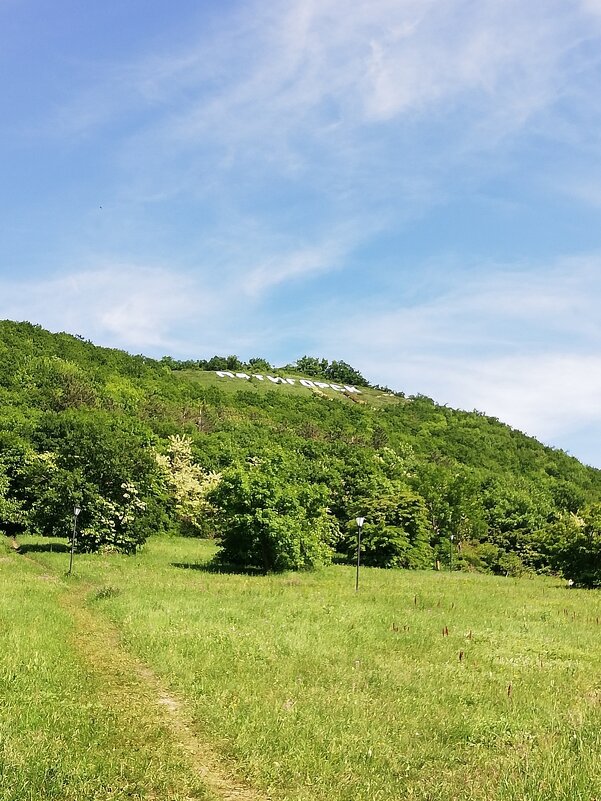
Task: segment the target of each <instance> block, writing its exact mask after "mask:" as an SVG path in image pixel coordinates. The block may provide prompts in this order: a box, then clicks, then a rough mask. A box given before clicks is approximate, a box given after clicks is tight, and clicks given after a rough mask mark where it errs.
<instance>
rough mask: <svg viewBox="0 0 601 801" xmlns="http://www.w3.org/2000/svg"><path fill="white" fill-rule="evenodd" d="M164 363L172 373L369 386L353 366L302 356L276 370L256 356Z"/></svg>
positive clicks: (168, 361)
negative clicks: (289, 376)
mask: <svg viewBox="0 0 601 801" xmlns="http://www.w3.org/2000/svg"><path fill="white" fill-rule="evenodd" d="M161 364H164V365H167V366H168V367H170V368H171V369H172V370H212V371H215V370H229V371H230V372H247V373H259V374H263V373H275V374H280V373H294V374H300V375H302V376H310V377H311V378H323V379H326V380H329V381H335V382H339V383H341V384H352V385H354V386H360V387H368V386H370V384H369V382H368V381H367V379H366V378H364V377H363V376H362V375H361V373H360V372H359V370H357V369H355V368H354V367H351V365H350V364H347V362H344V361H332V362H330V361H328V360H327V359H319V358H317V357H315V356H301V358H300V359H297V361H296V362H293V363H292V364H285V365H283V366H282V367H275V366H274V365H273V364H270V363H269V362H268V361H267V360H266V359H263V358H260V357H255V358H252V359H249V360H248V361H247V362H243V361H240V359H239V358H238V357H237V356H212V357H211V358H210V359H185V360H178V359H172V358H171V356H164V357H163V358H162V359H161Z"/></svg>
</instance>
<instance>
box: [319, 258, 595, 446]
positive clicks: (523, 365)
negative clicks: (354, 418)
mask: <svg viewBox="0 0 601 801" xmlns="http://www.w3.org/2000/svg"><path fill="white" fill-rule="evenodd" d="M600 295H601V255H599V254H591V255H589V256H581V257H577V258H566V259H563V260H559V261H558V262H556V263H555V264H552V265H545V266H536V265H529V269H526V265H521V266H520V268H519V269H518V268H516V267H513V268H507V267H505V268H502V267H498V268H497V269H496V270H495V271H493V272H491V273H489V274H487V275H483V276H474V274H473V273H471V274H470V273H468V272H466V273H464V275H463V277H462V280H460V281H458V288H457V289H454V290H451V291H448V290H447V291H443V292H441V293H440V294H435V295H434V297H431V298H430V299H429V300H426V301H422V302H417V303H411V302H407V303H405V304H403V303H402V302H401V303H399V304H398V305H396V306H394V304H393V303H392V302H389V303H387V304H383V303H380V304H379V307H375V306H374V305H372V304H363V305H362V307H361V312H360V314H357V315H351V316H349V314H348V312H346V313H344V314H343V313H341V311H342V310H338V312H339V316H337V318H336V322H335V324H333V325H330V324H329V323H328V324H325V325H323V324H322V325H321V326H319V325H318V324H317V323H316V330H317V329H318V333H317V334H316V338H315V340H314V341H315V344H316V347H317V348H318V349H319V350H320V352H328V353H329V352H332V351H336V352H337V353H340V354H341V355H342V357H343V358H346V359H348V360H349V361H351V362H352V363H353V364H357V365H359V366H360V367H361V368H362V369H363V371H364V372H365V373H366V374H367V375H368V376H370V377H372V378H373V379H374V380H378V381H380V382H382V383H388V384H389V385H391V386H393V387H395V388H398V389H404V390H405V391H406V392H408V393H425V394H428V395H431V396H432V397H434V398H435V399H436V400H437V401H438V402H441V403H448V404H450V405H452V406H458V407H460V408H467V409H472V408H478V409H480V410H482V411H485V412H486V413H488V414H491V415H494V416H496V417H499V418H500V419H502V420H503V421H504V422H508V423H510V424H511V425H513V426H515V427H517V428H520V429H522V430H524V431H526V432H527V433H529V434H531V435H533V436H538V437H542V438H543V439H546V440H547V441H551V440H557V439H558V438H560V437H561V436H563V435H565V434H566V433H567V432H569V431H572V430H576V429H578V428H580V427H582V426H584V425H585V424H590V423H591V422H593V421H594V422H596V423H599V424H600V425H601V405H600V404H599V397H600V393H601V357H600V356H599V353H600V352H601V319H600V318H599V315H598V313H597V307H598V298H599V296H600ZM328 312H329V315H328V316H329V319H330V320H331V319H332V309H329V310H328ZM322 319H326V318H325V316H324V318H322Z"/></svg>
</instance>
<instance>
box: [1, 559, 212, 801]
mask: <svg viewBox="0 0 601 801" xmlns="http://www.w3.org/2000/svg"><path fill="white" fill-rule="evenodd" d="M65 555H66V554H65ZM66 589H67V587H66V585H65V582H64V581H63V580H62V579H61V578H59V577H57V576H56V575H55V574H54V573H52V574H50V573H45V572H43V571H42V570H40V569H39V568H38V567H36V565H34V564H32V563H31V562H28V561H27V560H25V559H24V558H23V557H22V556H18V555H16V554H11V553H9V552H8V549H6V548H3V549H2V551H0V597H1V602H0V618H1V625H0V654H1V657H0V799H1V800H2V801H40V799H44V800H45V801H46V800H48V801H51V800H52V799H56V800H57V801H59V799H60V801H71V799H73V801H82V799H86V801H90V799H98V801H108V799H110V800H111V801H113V800H114V801H117V799H129V800H130V801H131V799H170V801H184V799H192V798H194V799H207V798H209V795H208V794H207V793H205V791H204V789H203V787H202V786H201V784H200V781H199V780H198V778H197V777H196V776H195V774H194V772H193V771H192V770H191V768H190V765H189V764H188V761H187V759H186V755H185V754H184V753H183V752H182V751H181V748H180V746H179V744H176V743H173V741H172V738H171V737H170V736H169V732H168V731H167V730H166V728H165V726H164V723H163V713H162V712H161V710H160V709H159V708H157V706H156V704H154V703H153V701H154V699H153V698H152V697H151V696H150V695H149V694H148V693H145V692H143V691H141V690H140V687H139V686H138V685H137V683H136V682H135V681H132V676H131V675H125V674H124V673H123V671H122V669H121V668H122V666H121V665H119V664H103V663H102V661H100V660H101V657H106V653H107V652H106V650H103V651H102V652H101V653H99V654H98V657H99V664H98V665H97V666H90V665H89V664H88V663H87V661H86V660H85V659H84V658H83V656H82V654H81V652H80V649H79V648H76V647H74V642H73V641H74V637H75V634H76V630H75V627H74V622H73V618H72V615H71V614H70V612H69V609H68V607H67V608H66V607H65V605H64V603H63V596H64V593H65V590H66ZM68 589H69V590H71V589H72V587H69V588H68ZM93 633H94V632H93V622H92V626H91V627H89V628H88V631H87V633H86V636H88V637H89V636H90V634H93ZM79 636H81V635H79Z"/></svg>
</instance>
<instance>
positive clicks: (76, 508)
mask: <svg viewBox="0 0 601 801" xmlns="http://www.w3.org/2000/svg"><path fill="white" fill-rule="evenodd" d="M80 512H81V509H80V507H79V506H74V507H73V534H72V535H71V557H70V559H69V573H68V575H71V571H72V570H73V554H74V552H75V538H76V536H77V518H78V517H79V513H80Z"/></svg>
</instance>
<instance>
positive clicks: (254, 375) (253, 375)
mask: <svg viewBox="0 0 601 801" xmlns="http://www.w3.org/2000/svg"><path fill="white" fill-rule="evenodd" d="M251 378H258V379H259V381H263V380H264V378H263V376H262V375H257V373H253V374H252V376H251Z"/></svg>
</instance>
